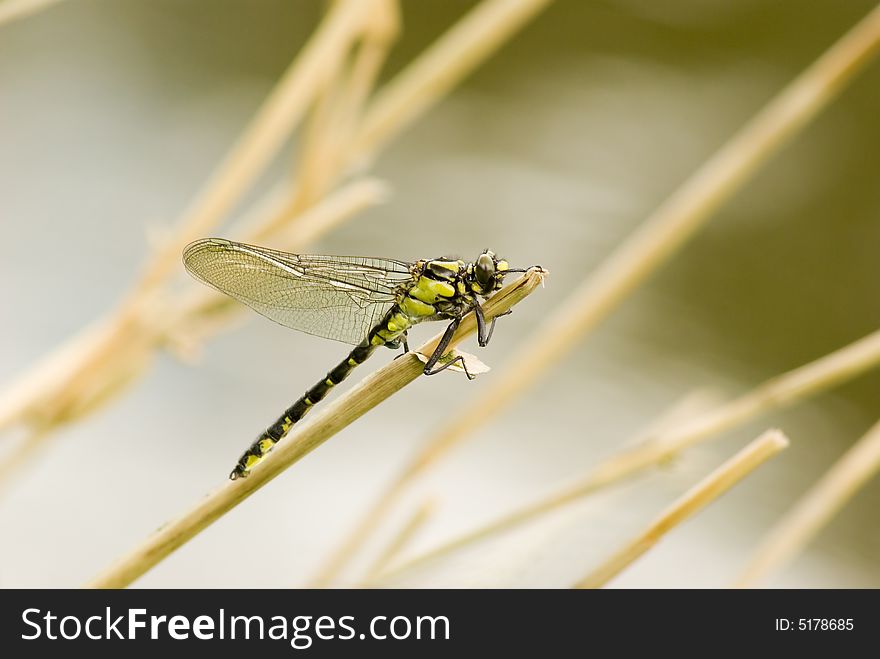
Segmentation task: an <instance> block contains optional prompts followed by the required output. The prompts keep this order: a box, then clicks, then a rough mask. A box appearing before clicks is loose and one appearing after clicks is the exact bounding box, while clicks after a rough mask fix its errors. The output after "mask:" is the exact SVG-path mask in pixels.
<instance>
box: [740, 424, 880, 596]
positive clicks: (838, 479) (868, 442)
mask: <svg viewBox="0 0 880 659" xmlns="http://www.w3.org/2000/svg"><path fill="white" fill-rule="evenodd" d="M878 471H880V422H878V423H876V424H875V425H874V426H873V427H872V428H871V429H870V430H869V431H868V432H867V433H866V434H865V435H864V436H863V437H862V438H861V439H860V440H859V441H858V442H856V443H855V445H853V446H852V447H851V448H850V449H849V450H848V451H846V453H844V454H843V456H842V457H841V458H840V459H839V460H837V462H835V463H834V465H832V467H831V469H829V470H828V471H827V472H826V473H825V475H824V476H822V478H820V479H819V481H818V482H817V483H816V484H815V485H814V486H813V487H812V488H810V490H809V491H808V492H807V493H806V494H805V495H804V496H803V497H801V498H800V499H799V500H798V502H797V503H796V504H795V505H794V506H793V507H792V508H791V509H790V510H789V511H788V512H787V513H786V514H785V516H784V517H783V518H782V519H781V520H780V521H779V523H778V524H776V526H774V527H773V529H772V530H771V531H770V532H769V533H768V534H767V536H766V537H765V539H764V541H763V542H762V543H761V545H760V546H759V547H758V549H757V551H755V553H754V555H753V556H752V558H751V560H750V561H749V563H748V565H747V566H746V568H745V569H744V570H743V572H742V574H741V575H740V576H739V577H738V579H737V580H736V582H735V584H734V585H735V586H736V587H738V588H750V587H754V586H756V585H758V584H759V583H760V582H762V581H764V580H766V579H767V577H769V576H770V575H771V574H772V573H773V572H776V571H779V570H780V569H782V568H783V567H784V566H785V565H786V564H788V563H790V562H791V561H792V560H793V559H794V558H795V557H796V556H797V555H798V554H800V553H801V552H802V551H803V549H804V547H805V546H806V545H807V544H808V543H809V542H810V541H811V540H812V539H813V538H814V537H815V536H816V534H818V533H819V531H821V530H822V528H823V527H824V526H825V525H826V524H828V522H829V521H831V520H832V519H833V518H834V516H835V515H836V514H837V513H838V512H839V511H840V510H841V509H842V508H843V507H844V506H845V505H846V504H847V502H848V501H849V500H850V499H851V498H852V497H853V496H855V494H856V493H857V492H858V491H859V490H860V489H862V487H864V486H865V484H866V483H868V482H869V481H870V480H871V479H872V478H873V477H874V476H875V475H876V474H877V472H878Z"/></svg>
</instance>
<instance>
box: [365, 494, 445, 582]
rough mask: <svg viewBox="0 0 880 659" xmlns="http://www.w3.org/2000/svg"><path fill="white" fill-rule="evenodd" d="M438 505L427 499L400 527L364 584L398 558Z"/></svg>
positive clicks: (372, 579) (367, 575)
mask: <svg viewBox="0 0 880 659" xmlns="http://www.w3.org/2000/svg"><path fill="white" fill-rule="evenodd" d="M436 508H437V505H436V501H434V499H427V500H425V501H423V502H422V504H421V505H420V506H419V507H418V508H416V509H415V511H413V513H412V515H410V516H409V519H407V520H406V522H405V523H404V524H403V526H401V527H400V530H399V531H398V532H397V533H396V534H395V535H394V536H393V537H392V538H391V541H390V542H389V543H388V544H387V545H386V547H385V549H384V550H382V552H381V553H380V554H379V556H377V557H376V560H375V561H373V564H372V565H370V567H369V568H368V569H367V572H366V576H365V577H364V582H365V583H366V584H369V583H370V582H372V581H374V580H375V579H376V578H377V577H379V576H380V575H381V574H382V573H383V572H384V571H385V568H386V567H387V566H388V565H390V564H391V562H392V561H393V560H394V559H395V558H397V556H398V555H399V554H400V552H401V551H402V550H403V549H404V548H405V547H406V545H408V544H409V543H410V542H411V541H412V539H413V538H414V537H415V535H416V534H417V533H418V532H419V531H420V530H421V529H422V528H423V527H424V526H425V524H426V523H427V522H428V520H429V519H430V517H431V515H433V514H434V511H435V510H436Z"/></svg>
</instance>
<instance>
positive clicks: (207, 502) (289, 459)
mask: <svg viewBox="0 0 880 659" xmlns="http://www.w3.org/2000/svg"><path fill="white" fill-rule="evenodd" d="M544 274H545V273H544V271H543V270H540V269H537V268H532V269H530V270H529V271H528V272H527V273H526V274H525V275H524V276H523V277H521V278H519V279H518V280H516V281H514V282H512V283H510V284H509V285H507V286H505V287H504V288H502V289H501V290H499V291H498V292H497V293H496V294H495V295H493V296H492V297H491V298H490V299H489V300H488V301H487V302H486V304H485V305H484V310H485V314H486V318H487V319H489V318H494V317H495V316H496V315H498V314H500V313H504V312H505V311H507V310H508V309H510V308H511V307H513V306H514V305H515V304H516V303H517V302H519V301H521V300H522V299H523V298H525V297H526V296H527V295H528V294H529V293H531V292H532V291H533V290H534V289H535V288H536V287H537V286H539V285H540V284H541V282H542V281H543V277H544ZM475 330H476V321H475V319H474V317H473V314H468V315H467V316H466V317H465V318H464V320H463V321H462V323H461V325H460V327H459V329H458V331H456V333H455V335H454V337H453V340H452V343H451V344H450V348H451V347H452V346H454V345H456V344H457V343H459V342H460V341H461V340H462V339H464V338H465V337H467V336H468V335H470V334H472V333H473V332H474V331H475ZM440 337H441V334H438V335H437V336H436V337H434V338H433V339H431V340H430V341H428V342H427V343H426V344H424V345H423V346H422V347H421V348H419V350H418V352H421V353H422V354H424V355H430V354H431V353H432V352H433V350H434V349H435V348H436V347H437V344H438V342H439V340H440ZM422 369H423V365H422V363H421V362H420V361H419V360H418V359H417V358H416V357H415V355H408V356H406V357H405V358H401V359H395V360H393V361H391V362H390V363H389V364H386V365H385V366H383V367H381V368H379V369H378V370H376V371H375V372H374V373H373V374H371V375H369V376H367V377H366V378H364V379H363V380H362V381H361V382H360V383H358V384H357V385H356V386H355V387H353V388H352V389H350V390H349V391H347V392H346V393H344V394H342V395H341V396H340V397H339V398H337V399H335V400H333V401H330V402H329V403H327V404H326V405H325V406H324V408H323V409H320V408H318V409H316V410H315V411H314V412H313V413H312V415H310V418H309V419H308V420H307V421H306V422H305V423H304V424H303V425H302V426H301V427H298V429H297V428H295V429H294V430H293V431H292V433H291V435H290V436H289V437H288V438H287V439H285V440H284V441H283V442H281V443H280V444H278V446H277V447H276V448H275V449H274V450H273V451H272V452H271V453H270V454H269V455H268V456H267V457H266V459H265V460H263V461H262V462H261V463H260V464H259V465H257V466H256V467H255V468H254V470H253V472H252V473H251V474H250V476H248V478H245V479H240V480H237V481H229V482H227V483H226V484H225V485H224V486H223V487H221V488H220V489H218V490H216V491H215V492H213V493H212V494H210V495H208V496H207V497H205V498H203V499H202V500H201V501H199V502H198V503H197V504H196V505H195V506H194V507H193V508H191V509H190V510H189V511H188V512H186V513H184V514H183V515H182V516H181V517H179V518H177V519H176V520H174V521H172V522H170V523H169V524H166V525H165V526H163V527H161V528H160V529H159V530H158V531H157V532H156V533H154V534H153V535H152V536H151V537H150V538H148V539H147V540H146V541H145V542H144V543H142V544H141V545H140V546H138V547H137V548H136V549H135V550H134V551H132V552H131V553H130V554H128V555H127V556H125V557H123V558H122V559H121V560H120V561H118V562H117V563H116V564H114V565H113V566H111V567H110V568H108V569H107V570H106V571H105V572H104V573H103V574H101V575H100V576H99V577H97V578H96V579H95V580H94V581H93V582H92V583H91V584H90V586H91V587H95V588H122V587H125V586H127V585H128V584H130V583H131V582H132V581H134V580H135V579H137V578H138V577H139V576H141V575H142V574H144V572H146V571H147V570H149V569H150V568H152V567H153V566H154V565H156V564H157V563H158V562H159V561H161V560H162V559H164V558H165V557H166V556H168V555H169V554H171V553H172V552H173V551H174V550H176V549H177V548H179V547H180V546H182V545H183V544H184V543H186V542H187V541H188V540H190V539H191V538H193V537H194V536H195V535H197V534H198V533H199V532H201V531H202V530H204V529H205V528H207V527H208V526H209V525H210V524H212V523H213V522H215V521H216V520H217V519H219V518H220V517H222V516H223V515H224V514H225V513H226V512H228V511H229V510H231V509H232V508H234V507H235V506H237V505H238V504H239V503H241V502H242V501H244V500H245V499H246V498H248V497H249V496H250V495H251V494H253V493H254V492H256V491H257V490H259V489H260V488H261V487H263V486H264V485H266V484H267V483H268V482H269V481H271V480H272V479H273V478H275V477H276V476H278V475H280V474H281V473H282V472H283V471H285V470H286V469H287V468H288V467H290V466H291V465H293V464H294V463H296V462H298V461H299V460H300V459H301V458H302V457H304V456H305V455H307V454H308V453H310V452H311V451H312V450H314V449H315V448H317V447H318V446H320V445H321V444H323V443H324V442H325V441H327V440H328V439H329V438H330V437H332V436H333V435H335V434H336V433H337V432H339V431H340V430H342V429H343V428H345V427H346V426H347V425H349V424H350V423H352V422H353V421H355V420H356V419H358V418H360V417H361V416H362V415H363V414H365V413H366V412H368V411H369V410H370V409H372V408H373V407H375V406H376V405H378V404H379V403H381V402H382V401H384V400H385V399H386V398H388V397H389V396H391V395H392V394H394V393H396V392H397V391H399V390H400V389H402V388H403V387H404V386H406V385H407V384H409V383H410V382H412V381H413V380H415V379H417V378H418V377H419V376H420V375H421V374H422Z"/></svg>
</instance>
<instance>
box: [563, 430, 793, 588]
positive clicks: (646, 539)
mask: <svg viewBox="0 0 880 659" xmlns="http://www.w3.org/2000/svg"><path fill="white" fill-rule="evenodd" d="M787 446H788V439H787V438H786V437H785V435H783V434H782V433H781V432H779V431H778V430H771V431H768V432H766V433H764V434H763V435H761V437H759V438H758V439H756V440H755V441H753V442H752V443H750V444H749V445H748V446H746V447H745V448H744V449H743V450H741V451H740V452H739V453H737V454H736V455H735V456H733V457H732V458H730V459H729V460H727V461H726V462H725V463H724V464H723V465H721V466H720V467H718V469H716V470H715V471H713V472H712V473H711V474H709V475H708V476H707V477H706V478H705V479H703V480H702V481H700V482H699V483H697V484H696V485H695V486H694V487H692V488H691V489H690V490H688V491H687V492H686V493H685V494H684V495H683V496H682V497H681V498H680V499H678V500H677V501H675V502H674V503H673V504H672V505H671V506H669V508H667V509H666V510H665V511H664V512H663V513H662V514H661V515H660V516H659V517H657V519H656V520H654V521H653V522H652V523H651V524H650V525H648V527H647V528H646V529H645V530H643V531H642V532H641V533H639V534H638V535H636V536H635V537H634V538H633V539H632V540H630V541H629V542H627V543H626V544H625V545H624V546H623V547H621V548H620V549H618V550H617V551H616V552H614V554H612V555H611V556H609V557H608V559H607V560H605V561H604V562H603V563H602V564H601V565H599V566H598V567H597V568H596V569H594V570H593V571H591V572H590V573H589V574H588V575H587V576H585V577H584V578H583V579H581V580H580V581H578V583H577V584H576V585H575V588H601V587H602V586H605V585H606V584H607V583H608V582H609V581H611V580H612V579H613V578H614V577H616V576H617V575H619V574H620V573H621V572H622V571H623V570H625V569H626V568H627V567H629V566H630V565H631V564H632V563H633V562H635V561H636V560H637V559H638V558H639V557H641V556H642V555H643V554H644V553H645V552H647V551H648V550H649V549H651V547H653V546H654V545H655V544H657V542H659V541H660V540H661V539H662V538H663V536H665V535H666V534H667V533H669V531H671V530H672V529H674V528H675V527H676V526H678V525H679V524H681V523H682V522H684V521H685V520H686V519H688V518H689V517H692V516H693V515H695V514H696V513H698V512H699V511H700V510H702V509H703V508H705V507H706V506H707V505H709V504H710V503H712V502H713V501H714V500H715V499H717V498H718V497H719V496H721V495H722V494H724V493H725V492H727V490H729V489H730V488H731V487H733V486H734V485H736V484H737V483H738V482H739V481H741V480H742V479H743V478H745V477H746V476H748V475H749V474H750V473H752V471H754V470H755V469H756V468H757V467H759V466H760V465H762V464H763V463H764V462H766V461H767V460H768V459H769V458H771V457H773V456H774V455H776V454H777V453H779V452H780V451H782V450H783V449H785V448H786V447H787Z"/></svg>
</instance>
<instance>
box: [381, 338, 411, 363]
mask: <svg viewBox="0 0 880 659" xmlns="http://www.w3.org/2000/svg"><path fill="white" fill-rule="evenodd" d="M385 345H388V344H387V343H386V344H385ZM401 345H402V346H403V352H402V353H400V354H399V355H397V356H395V357H394V359H400V358H401V357H403V356H404V355H405V354H407V353H408V352H409V343H407V342H406V334H403V335H402V336H401V337H400V338H399V339H398V340H397V345H396V346H391V347H392V348H399V347H400V346H401Z"/></svg>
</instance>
